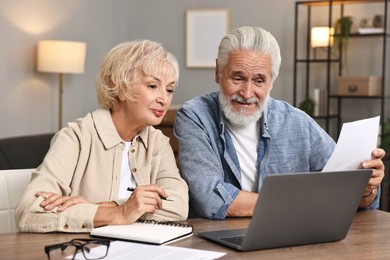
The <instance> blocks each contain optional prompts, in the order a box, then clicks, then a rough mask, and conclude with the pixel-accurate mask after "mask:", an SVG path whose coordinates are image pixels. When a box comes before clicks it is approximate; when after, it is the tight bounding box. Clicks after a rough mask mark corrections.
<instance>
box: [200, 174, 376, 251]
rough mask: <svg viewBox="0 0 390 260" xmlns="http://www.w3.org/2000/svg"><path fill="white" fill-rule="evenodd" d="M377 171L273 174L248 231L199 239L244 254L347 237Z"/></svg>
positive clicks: (216, 233) (207, 234) (222, 232)
mask: <svg viewBox="0 0 390 260" xmlns="http://www.w3.org/2000/svg"><path fill="white" fill-rule="evenodd" d="M371 173H372V170H353V171H339V172H321V173H320V172H311V173H293V174H280V175H270V176H267V177H266V178H265V179H264V182H263V186H262V189H261V192H260V196H259V200H258V201H257V204H256V207H255V210H254V212H253V217H252V219H251V221H250V223H249V226H248V228H246V229H230V230H219V231H209V232H200V233H198V236H200V237H203V238H206V239H208V240H211V241H214V242H217V243H220V244H222V245H225V246H228V247H231V248H234V249H236V250H239V251H250V250H259V249H269V248H277V247H287V246H298V245H307V244H316V243H325V242H333V241H340V240H342V239H344V238H345V237H346V235H347V233H348V230H349V227H350V226H351V223H352V220H353V217H354V216H355V214H356V211H357V209H358V207H359V203H360V200H361V198H362V196H363V193H364V190H365V187H366V185H367V183H368V180H369V179H370V176H371Z"/></svg>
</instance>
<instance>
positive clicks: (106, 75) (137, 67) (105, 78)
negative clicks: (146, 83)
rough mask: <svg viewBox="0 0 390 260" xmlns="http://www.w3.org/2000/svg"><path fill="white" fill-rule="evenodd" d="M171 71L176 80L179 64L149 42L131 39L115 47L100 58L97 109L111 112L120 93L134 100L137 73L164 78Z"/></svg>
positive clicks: (155, 43)
mask: <svg viewBox="0 0 390 260" xmlns="http://www.w3.org/2000/svg"><path fill="white" fill-rule="evenodd" d="M172 69H173V70H174V72H175V74H176V75H175V76H176V78H175V83H176V85H177V83H178V80H179V64H178V62H177V60H176V58H175V56H174V55H173V54H172V53H170V52H168V51H166V50H165V49H164V48H163V46H162V45H161V44H160V43H158V42H154V41H150V40H135V41H129V42H124V43H121V44H118V45H117V46H115V47H114V48H112V49H111V50H110V51H109V52H108V53H107V54H106V56H105V57H104V59H103V61H102V64H101V66H100V70H99V73H98V75H97V79H96V92H97V97H98V102H99V104H100V106H101V107H103V108H106V109H112V108H114V107H115V105H116V104H117V103H118V98H117V97H118V95H119V93H121V92H123V93H124V94H125V95H126V97H127V98H129V99H131V98H134V87H133V85H134V82H136V81H137V80H138V76H139V75H140V73H141V72H144V73H145V74H146V75H153V76H156V74H157V75H165V74H166V73H168V72H169V71H171V70H172Z"/></svg>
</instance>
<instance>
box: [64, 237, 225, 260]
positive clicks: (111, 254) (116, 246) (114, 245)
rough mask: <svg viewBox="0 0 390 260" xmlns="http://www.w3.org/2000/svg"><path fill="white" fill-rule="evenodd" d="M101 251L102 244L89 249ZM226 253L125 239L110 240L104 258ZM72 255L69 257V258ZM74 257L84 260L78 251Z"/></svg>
mask: <svg viewBox="0 0 390 260" xmlns="http://www.w3.org/2000/svg"><path fill="white" fill-rule="evenodd" d="M99 250H100V251H103V254H104V250H105V247H104V246H98V247H95V248H93V249H92V250H91V254H96V255H101V254H102V253H99ZM224 255H226V253H223V252H216V251H207V250H198V249H191V248H184V247H175V246H165V245H163V246H155V245H148V244H142V243H132V242H125V241H114V242H111V244H110V248H109V250H108V255H107V257H106V258H104V259H110V260H113V259H115V260H128V259H143V260H149V259H159V260H172V259H189V260H208V259H217V258H220V257H222V256H224ZM71 258H72V257H70V259H71ZM75 259H81V260H85V258H84V256H83V255H82V253H81V252H80V253H78V254H77V255H76V257H75Z"/></svg>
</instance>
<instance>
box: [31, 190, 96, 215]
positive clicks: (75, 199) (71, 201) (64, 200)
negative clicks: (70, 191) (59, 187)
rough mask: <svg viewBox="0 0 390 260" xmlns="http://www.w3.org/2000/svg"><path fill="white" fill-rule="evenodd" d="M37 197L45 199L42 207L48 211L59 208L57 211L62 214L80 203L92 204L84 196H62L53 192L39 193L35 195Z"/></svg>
mask: <svg viewBox="0 0 390 260" xmlns="http://www.w3.org/2000/svg"><path fill="white" fill-rule="evenodd" d="M35 196H36V197H43V198H44V200H43V201H42V203H41V204H40V206H41V207H42V208H43V209H44V210H46V211H51V210H53V209H54V208H56V207H58V208H57V211H58V212H61V211H64V210H65V209H67V208H69V207H71V206H73V205H76V204H79V203H90V202H89V201H87V200H86V199H85V198H84V197H82V196H62V195H59V194H56V193H53V192H46V191H39V192H37V193H36V194H35Z"/></svg>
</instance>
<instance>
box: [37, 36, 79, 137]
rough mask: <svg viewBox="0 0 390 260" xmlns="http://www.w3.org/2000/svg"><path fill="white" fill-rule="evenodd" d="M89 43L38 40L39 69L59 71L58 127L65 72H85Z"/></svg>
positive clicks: (59, 124) (60, 123)
mask: <svg viewBox="0 0 390 260" xmlns="http://www.w3.org/2000/svg"><path fill="white" fill-rule="evenodd" d="M86 49H87V45H86V43H84V42H73V41H53V40H42V41H39V42H38V49H37V50H38V54H37V70H38V71H40V72H49V73H59V101H58V129H61V128H62V93H63V78H64V73H76V74H77V73H83V72H84V65H85V56H86Z"/></svg>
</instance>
